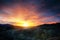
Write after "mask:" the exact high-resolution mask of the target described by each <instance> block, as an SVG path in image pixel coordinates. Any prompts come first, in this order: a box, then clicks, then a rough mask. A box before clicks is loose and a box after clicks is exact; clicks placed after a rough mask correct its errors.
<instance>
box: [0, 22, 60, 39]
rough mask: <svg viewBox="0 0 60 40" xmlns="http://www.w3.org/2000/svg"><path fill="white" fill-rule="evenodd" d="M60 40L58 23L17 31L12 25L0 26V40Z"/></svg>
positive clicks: (59, 24)
mask: <svg viewBox="0 0 60 40" xmlns="http://www.w3.org/2000/svg"><path fill="white" fill-rule="evenodd" d="M38 39H39V40H60V23H56V24H44V25H40V26H37V27H36V28H32V29H26V30H17V29H14V26H13V25H10V24H0V40H38Z"/></svg>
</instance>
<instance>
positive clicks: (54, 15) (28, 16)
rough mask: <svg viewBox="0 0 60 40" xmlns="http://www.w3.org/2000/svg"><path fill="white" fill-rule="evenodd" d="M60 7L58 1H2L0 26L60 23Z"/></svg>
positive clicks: (0, 2) (0, 3)
mask: <svg viewBox="0 0 60 40" xmlns="http://www.w3.org/2000/svg"><path fill="white" fill-rule="evenodd" d="M59 5H60V2H59V1H56V0H46V1H45V0H0V24H12V25H20V26H22V24H24V23H25V24H29V25H30V26H37V25H41V24H52V23H57V22H60V6H59ZM25 24H24V25H25ZM25 26H26V25H25Z"/></svg>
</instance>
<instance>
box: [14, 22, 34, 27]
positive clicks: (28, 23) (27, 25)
mask: <svg viewBox="0 0 60 40" xmlns="http://www.w3.org/2000/svg"><path fill="white" fill-rule="evenodd" d="M14 25H16V26H19V27H22V28H32V27H33V26H34V24H33V22H29V21H20V22H17V23H16V24H14Z"/></svg>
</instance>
